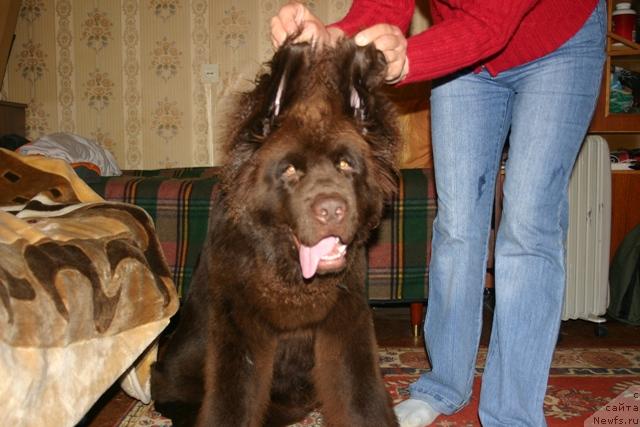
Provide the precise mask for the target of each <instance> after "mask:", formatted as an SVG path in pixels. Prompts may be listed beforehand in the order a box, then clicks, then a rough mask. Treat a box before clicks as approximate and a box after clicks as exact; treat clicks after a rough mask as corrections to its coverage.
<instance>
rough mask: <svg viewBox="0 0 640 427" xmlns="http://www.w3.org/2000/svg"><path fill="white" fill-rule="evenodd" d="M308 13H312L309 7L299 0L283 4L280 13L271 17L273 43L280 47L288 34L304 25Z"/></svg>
mask: <svg viewBox="0 0 640 427" xmlns="http://www.w3.org/2000/svg"><path fill="white" fill-rule="evenodd" d="M307 14H310V12H309V11H308V9H307V8H306V7H305V6H304V5H302V4H300V3H298V2H290V3H287V4H285V5H284V6H282V7H281V8H280V10H279V11H278V13H277V14H276V15H275V16H273V17H272V18H271V23H270V24H271V41H272V43H273V45H274V46H275V47H279V46H280V45H281V44H282V43H284V41H285V40H286V38H287V37H288V36H290V35H291V34H295V33H297V32H298V31H299V30H300V28H301V27H302V25H303V23H304V20H305V15H307Z"/></svg>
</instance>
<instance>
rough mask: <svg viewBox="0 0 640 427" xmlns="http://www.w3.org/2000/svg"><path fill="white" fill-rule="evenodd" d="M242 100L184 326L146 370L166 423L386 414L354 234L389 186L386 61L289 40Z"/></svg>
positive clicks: (391, 122)
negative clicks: (314, 411) (314, 412)
mask: <svg viewBox="0 0 640 427" xmlns="http://www.w3.org/2000/svg"><path fill="white" fill-rule="evenodd" d="M268 70H269V71H268V72H266V73H265V74H263V75H261V76H260V77H259V78H258V79H257V82H256V86H255V89H254V90H252V91H251V92H248V93H245V94H243V95H242V96H241V98H240V100H239V102H238V108H237V111H236V112H235V114H234V115H233V116H232V119H231V126H232V127H231V128H230V131H229V136H228V141H229V146H228V151H227V153H228V156H229V158H228V161H227V163H226V165H225V167H224V168H223V172H222V181H221V187H220V191H219V194H218V196H217V200H216V203H215V207H214V208H213V213H212V218H211V220H210V223H209V234H208V237H207V242H206V244H205V248H204V250H203V252H202V254H201V259H200V264H199V266H198V268H197V271H196V274H195V277H194V280H193V283H192V286H191V289H190V292H189V295H188V296H187V297H186V300H185V302H184V306H183V307H182V310H181V315H180V322H179V324H178V326H177V329H176V330H175V332H174V334H173V335H172V337H171V338H170V339H169V341H168V342H167V344H166V346H164V350H163V351H162V352H161V354H160V357H159V361H158V362H157V363H156V364H155V365H154V370H153V374H152V386H151V387H152V388H151V392H152V396H153V398H154V400H155V405H156V408H157V410H159V411H160V412H161V413H162V414H164V415H165V416H168V417H170V418H172V420H173V422H174V425H198V426H212V427H238V426H243V427H244V426H247V427H260V426H285V425H288V424H291V423H294V422H296V421H299V420H301V419H303V418H304V417H305V416H306V415H307V414H308V412H309V411H310V410H312V409H313V408H319V409H320V410H321V412H322V414H323V417H324V420H325V425H327V426H341V427H374V426H384V427H387V426H396V425H397V422H396V419H395V415H394V413H393V409H392V405H391V400H390V398H389V396H388V395H387V393H386V391H385V388H384V384H383V381H382V377H381V373H380V370H379V367H378V358H377V349H376V341H375V335H374V330H373V323H372V317H371V313H370V309H369V306H368V304H367V296H366V290H365V274H366V264H365V242H366V240H367V238H368V236H369V233H370V231H371V230H372V229H373V228H374V227H375V226H376V225H377V224H378V222H379V220H380V216H381V213H382V209H383V204H384V201H385V200H386V199H388V198H389V197H390V196H391V195H392V194H393V192H394V190H395V188H396V185H397V170H396V169H395V167H394V162H395V153H396V146H397V143H398V133H397V129H396V125H395V115H394V111H393V108H392V106H391V105H390V103H389V101H387V99H386V98H385V97H384V95H383V94H382V93H381V86H383V84H382V83H383V76H384V71H385V61H384V57H383V56H382V54H381V53H380V52H379V51H377V50H376V49H375V48H373V47H372V46H368V47H364V48H362V47H356V45H355V44H354V43H353V42H352V41H351V40H344V41H342V42H340V43H338V45H337V46H336V47H335V48H324V49H323V50H322V51H317V50H314V49H312V48H311V46H309V45H308V44H291V43H286V44H285V45H284V47H282V48H281V49H279V50H278V52H276V54H275V55H274V57H273V60H272V61H271V63H270V67H269V69H268Z"/></svg>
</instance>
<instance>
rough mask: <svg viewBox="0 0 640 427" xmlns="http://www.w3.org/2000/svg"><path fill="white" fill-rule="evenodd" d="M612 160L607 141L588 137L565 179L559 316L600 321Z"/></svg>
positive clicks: (605, 285)
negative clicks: (562, 287)
mask: <svg viewBox="0 0 640 427" xmlns="http://www.w3.org/2000/svg"><path fill="white" fill-rule="evenodd" d="M610 240H611V163H610V160H609V146H608V144H607V141H606V140H605V139H604V138H602V137H600V136H588V137H587V138H586V140H585V142H584V144H583V146H582V149H581V150H580V154H579V155H578V159H577V161H576V164H575V167H574V168H573V172H572V174H571V179H570V181H569V231H568V234H567V253H566V257H567V258H566V268H567V271H566V276H567V286H566V290H565V295H564V297H565V301H564V307H563V310H562V320H568V319H584V320H589V321H593V322H597V323H601V322H604V318H602V317H600V316H602V315H603V314H604V313H605V312H606V309H607V304H608V303H609V245H610Z"/></svg>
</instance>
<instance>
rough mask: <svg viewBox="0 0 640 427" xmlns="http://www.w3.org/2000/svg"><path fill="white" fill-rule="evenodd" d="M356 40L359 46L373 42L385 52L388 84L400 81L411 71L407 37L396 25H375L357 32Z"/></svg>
mask: <svg viewBox="0 0 640 427" xmlns="http://www.w3.org/2000/svg"><path fill="white" fill-rule="evenodd" d="M355 42H356V44H357V45H358V46H364V45H367V44H369V43H373V45H374V46H375V47H376V49H378V50H379V51H381V52H382V53H383V54H384V57H385V59H386V60H387V74H386V76H385V81H386V82H387V83H388V84H395V83H398V82H399V81H401V80H402V79H404V78H405V76H406V75H407V73H408V72H409V59H408V58H407V39H406V38H405V36H404V34H403V33H402V30H400V28H398V27H396V26H395V25H389V24H376V25H373V26H371V27H369V28H367V29H365V30H362V31H360V32H359V33H358V34H356V37H355Z"/></svg>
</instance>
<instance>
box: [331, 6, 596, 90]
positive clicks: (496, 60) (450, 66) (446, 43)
mask: <svg viewBox="0 0 640 427" xmlns="http://www.w3.org/2000/svg"><path fill="white" fill-rule="evenodd" d="M597 1H598V0H431V15H432V18H433V25H431V26H430V27H429V28H428V29H427V30H425V31H424V32H422V33H420V34H417V35H415V36H413V37H410V38H409V39H408V46H407V57H408V58H409V74H407V76H406V77H405V79H404V80H403V82H402V83H410V82H414V81H420V80H429V79H433V78H436V77H440V76H443V75H446V74H449V73H451V72H453V71H456V70H459V69H461V68H464V67H468V66H484V67H485V68H486V69H487V70H488V71H489V72H490V73H491V74H492V75H494V76H495V75H497V74H498V73H499V72H501V71H504V70H507V69H509V68H512V67H515V66H517V65H521V64H524V63H526V62H529V61H532V60H534V59H537V58H540V57H542V56H544V55H546V54H547V53H549V52H552V51H553V50H555V49H556V48H558V47H559V46H560V45H562V43H564V42H565V41H567V40H568V39H569V38H571V37H572V36H573V35H574V34H575V33H576V32H577V31H578V30H579V29H580V28H581V27H582V25H583V24H584V23H585V21H586V20H587V18H588V17H589V15H590V14H591V12H593V10H594V8H595V6H596V4H597ZM414 3H415V1H414V0H353V4H352V5H351V9H350V10H349V12H348V13H347V15H346V16H345V17H344V18H343V19H342V20H341V21H338V22H336V23H335V24H333V25H336V26H338V27H339V28H341V29H342V30H343V31H344V32H345V33H346V34H347V35H350V36H352V35H354V34H355V33H357V32H359V31H360V30H363V29H365V28H367V27H369V26H371V25H373V24H376V23H381V22H386V23H389V24H393V25H397V26H398V27H400V29H402V31H404V32H406V31H407V29H408V28H409V24H410V23H411V17H412V16H413V9H414Z"/></svg>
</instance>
